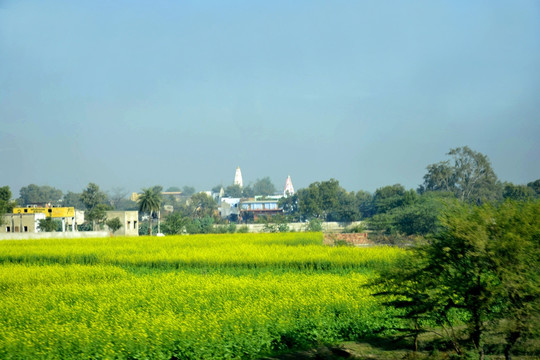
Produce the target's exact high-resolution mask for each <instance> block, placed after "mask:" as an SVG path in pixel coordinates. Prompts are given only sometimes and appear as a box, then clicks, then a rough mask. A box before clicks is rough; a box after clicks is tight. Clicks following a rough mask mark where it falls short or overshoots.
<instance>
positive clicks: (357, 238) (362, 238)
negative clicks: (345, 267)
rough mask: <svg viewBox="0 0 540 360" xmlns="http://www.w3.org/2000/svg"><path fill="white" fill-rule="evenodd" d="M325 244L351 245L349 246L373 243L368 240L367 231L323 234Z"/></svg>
mask: <svg viewBox="0 0 540 360" xmlns="http://www.w3.org/2000/svg"><path fill="white" fill-rule="evenodd" d="M324 244H325V245H331V246H334V245H347V244H348V245H351V246H370V245H375V243H374V242H373V241H370V240H368V234H367V233H353V234H324Z"/></svg>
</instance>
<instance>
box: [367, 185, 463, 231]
mask: <svg viewBox="0 0 540 360" xmlns="http://www.w3.org/2000/svg"><path fill="white" fill-rule="evenodd" d="M390 199H393V200H391V201H390V202H391V203H393V204H394V205H396V207H391V208H390V209H389V210H387V211H386V212H381V213H378V214H375V215H374V216H373V217H372V218H370V219H369V220H368V224H369V227H370V229H371V230H377V231H381V232H384V233H385V234H387V235H390V234H393V235H400V234H402V235H407V236H408V235H422V236H425V235H428V234H433V233H435V232H436V231H437V229H438V225H439V221H438V218H439V216H440V214H441V212H442V210H443V209H444V207H445V204H447V203H448V202H451V201H452V200H455V197H454V196H453V194H452V193H448V192H442V191H436V192H425V193H423V194H422V195H416V194H415V193H414V191H412V192H411V191H410V190H409V191H405V192H404V193H403V195H402V196H399V195H398V196H397V197H395V196H392V197H390ZM396 199H397V200H396Z"/></svg>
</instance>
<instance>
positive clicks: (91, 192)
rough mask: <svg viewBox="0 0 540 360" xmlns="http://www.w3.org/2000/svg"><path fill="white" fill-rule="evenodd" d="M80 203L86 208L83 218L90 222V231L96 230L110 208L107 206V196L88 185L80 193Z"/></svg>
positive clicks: (92, 185) (95, 186) (96, 187)
mask: <svg viewBox="0 0 540 360" xmlns="http://www.w3.org/2000/svg"><path fill="white" fill-rule="evenodd" d="M80 200H81V202H82V203H83V204H84V206H85V207H86V213H85V215H84V216H85V218H86V220H88V221H91V222H92V229H93V230H94V231H95V230H96V224H101V223H103V222H104V221H105V220H106V213H105V212H106V211H107V210H110V209H111V207H110V206H109V205H108V204H107V195H105V193H104V192H103V191H101V190H100V189H99V186H98V185H96V184H94V183H89V184H88V186H87V187H86V189H84V190H83V192H82V193H81V198H80Z"/></svg>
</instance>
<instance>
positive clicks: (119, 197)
mask: <svg viewBox="0 0 540 360" xmlns="http://www.w3.org/2000/svg"><path fill="white" fill-rule="evenodd" d="M127 195H128V192H127V191H126V190H125V189H124V188H122V187H113V188H112V189H111V191H110V192H109V194H108V198H109V202H110V203H111V205H112V207H113V208H114V209H115V210H118V209H119V207H120V204H121V203H122V202H123V201H124V200H125V199H126V196H127Z"/></svg>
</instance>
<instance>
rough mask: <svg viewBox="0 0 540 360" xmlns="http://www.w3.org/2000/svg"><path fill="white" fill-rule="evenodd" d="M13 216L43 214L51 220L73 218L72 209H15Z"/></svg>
mask: <svg viewBox="0 0 540 360" xmlns="http://www.w3.org/2000/svg"><path fill="white" fill-rule="evenodd" d="M13 213H14V214H45V215H47V216H50V217H53V218H67V217H74V216H75V208H73V207H48V208H46V207H16V208H13Z"/></svg>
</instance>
